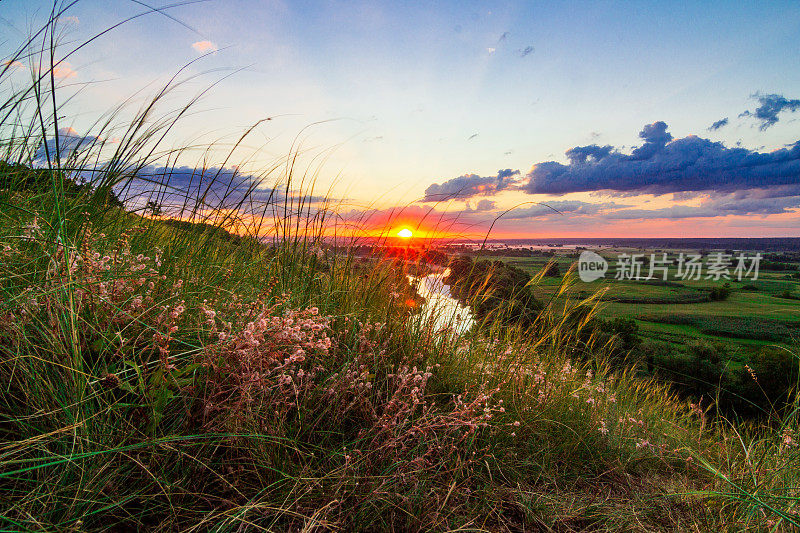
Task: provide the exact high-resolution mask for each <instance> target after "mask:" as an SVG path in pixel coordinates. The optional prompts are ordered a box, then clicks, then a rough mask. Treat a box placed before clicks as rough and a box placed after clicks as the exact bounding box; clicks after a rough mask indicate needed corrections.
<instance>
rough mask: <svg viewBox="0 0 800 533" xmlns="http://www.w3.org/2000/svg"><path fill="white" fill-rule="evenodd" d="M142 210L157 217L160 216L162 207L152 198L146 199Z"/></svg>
mask: <svg viewBox="0 0 800 533" xmlns="http://www.w3.org/2000/svg"><path fill="white" fill-rule="evenodd" d="M144 212H145V213H150V216H153V217H157V216H161V214H162V213H163V209H162V208H161V204H158V203H156V202H154V201H153V200H148V201H147V204H146V205H145V206H144Z"/></svg>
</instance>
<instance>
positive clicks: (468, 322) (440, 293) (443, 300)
mask: <svg viewBox="0 0 800 533" xmlns="http://www.w3.org/2000/svg"><path fill="white" fill-rule="evenodd" d="M448 275H450V269H449V268H447V269H445V270H443V271H441V272H434V273H433V274H428V275H427V276H422V277H414V276H408V280H409V281H410V282H411V285H413V286H414V287H415V288H416V290H417V294H419V295H420V296H422V297H423V298H425V305H423V306H422V313H421V315H422V316H424V317H426V318H427V317H432V318H433V321H434V323H435V324H436V326H437V327H439V328H446V327H450V328H452V329H453V331H455V332H456V333H464V332H466V331H467V330H469V328H471V327H472V324H473V323H474V320H473V318H472V313H471V312H470V310H469V308H468V307H465V306H463V305H461V303H459V301H458V300H456V299H455V298H453V297H452V296H451V295H450V287H449V286H448V285H445V284H444V282H443V281H442V280H443V279H444V278H446V277H447V276H448Z"/></svg>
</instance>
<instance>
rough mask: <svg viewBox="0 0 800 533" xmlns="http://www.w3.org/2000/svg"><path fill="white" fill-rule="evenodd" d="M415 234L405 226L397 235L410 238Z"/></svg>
mask: <svg viewBox="0 0 800 533" xmlns="http://www.w3.org/2000/svg"><path fill="white" fill-rule="evenodd" d="M413 235H414V234H413V233H412V232H411V230H410V229H408V228H403V229H401V230H400V231H398V232H397V236H398V237H401V238H403V239H410V238H411V237H412V236H413Z"/></svg>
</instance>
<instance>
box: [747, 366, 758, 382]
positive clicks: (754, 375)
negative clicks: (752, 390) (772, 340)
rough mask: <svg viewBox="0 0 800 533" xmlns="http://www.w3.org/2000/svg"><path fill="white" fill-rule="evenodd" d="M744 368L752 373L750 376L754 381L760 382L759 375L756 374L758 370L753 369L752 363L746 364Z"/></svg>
mask: <svg viewBox="0 0 800 533" xmlns="http://www.w3.org/2000/svg"><path fill="white" fill-rule="evenodd" d="M744 369H745V370H747V373H748V374H750V377H751V378H753V381H755V382H756V383H758V376H756V371H755V370H753V369H752V368H751V367H750V365H744Z"/></svg>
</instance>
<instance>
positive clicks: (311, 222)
mask: <svg viewBox="0 0 800 533" xmlns="http://www.w3.org/2000/svg"><path fill="white" fill-rule="evenodd" d="M70 6H71V4H70V5H66V6H64V7H63V8H59V7H56V9H54V10H53V12H52V14H51V16H50V19H49V21H48V22H47V24H46V25H45V26H44V27H43V28H42V29H41V30H40V31H39V32H37V33H35V34H34V36H33V38H32V39H31V40H30V41H29V42H27V43H25V44H24V46H23V47H22V48H21V49H20V51H19V52H18V53H16V54H15V55H14V56H13V57H11V58H9V60H10V61H20V62H21V61H23V60H24V61H26V62H27V63H28V64H29V65H30V68H29V70H28V72H29V73H30V74H31V78H30V85H29V86H25V87H23V88H21V89H20V88H18V87H12V84H11V83H10V82H9V79H10V78H9V76H11V75H12V73H13V72H12V70H11V68H12V67H11V66H10V65H11V64H12V63H6V64H4V65H5V66H4V67H3V69H2V71H1V73H0V86H2V87H3V88H4V90H5V91H6V92H5V94H4V98H3V104H2V105H1V106H0V110H1V111H2V121H0V131H1V132H2V137H0V150H2V153H3V154H4V155H3V158H4V160H5V161H7V162H9V163H13V164H12V165H6V166H4V167H3V168H2V171H3V175H2V180H3V181H2V184H3V185H2V190H0V206H2V208H1V209H0V216H1V217H2V224H0V228H2V229H0V244H2V252H0V253H1V254H2V259H0V293H1V294H2V307H0V314H1V315H2V318H1V319H0V385H1V386H2V394H0V439H1V440H0V527H2V529H4V530H47V531H50V530H92V531H94V530H112V531H119V530H159V531H161V530H163V531H173V530H177V531H195V530H212V531H234V530H235V531H242V530H267V531H276V530H277V531H283V530H291V531H295V530H303V531H306V530H307V531H312V530H313V531H323V530H345V531H352V530H391V531H430V530H469V531H521V530H531V529H542V530H551V529H552V530H564V531H569V530H584V529H597V530H614V531H619V530H626V529H627V530H661V529H663V530H726V529H727V530H739V529H742V528H750V529H756V530H759V529H775V530H777V529H781V528H788V527H790V526H791V525H797V520H798V519H797V512H796V510H795V509H796V505H797V501H798V499H797V498H798V494H797V486H798V483H797V481H798V479H797V471H798V470H797V468H796V467H797V464H796V463H797V460H798V457H800V455H798V448H797V447H796V445H795V440H794V439H795V438H796V435H797V433H796V431H797V413H798V409H797V403H795V404H794V409H793V410H792V411H791V412H790V414H789V416H788V417H786V418H785V420H784V422H783V425H782V426H781V427H780V428H779V429H778V430H777V432H774V431H773V432H771V433H770V432H767V431H766V430H765V429H764V428H747V427H744V426H742V425H740V424H735V423H725V422H714V421H708V420H706V418H705V417H706V415H705V412H704V411H703V409H702V408H701V407H698V406H690V405H688V404H686V403H684V402H681V401H679V400H678V399H677V398H676V397H675V396H674V395H672V394H671V392H670V391H669V390H668V388H667V387H666V386H664V385H661V384H658V383H656V382H653V381H642V380H639V379H637V378H635V376H634V371H633V370H631V371H627V372H622V373H619V372H614V371H612V370H611V369H610V368H609V366H608V365H607V364H605V363H604V362H603V352H604V347H603V346H602V345H601V343H600V342H599V341H597V339H595V338H594V337H593V334H592V330H591V328H589V327H588V325H589V322H590V318H591V316H592V314H593V313H594V308H595V306H596V304H597V299H596V298H590V299H588V300H586V301H583V302H575V301H573V303H571V304H568V305H569V306H570V307H568V308H556V307H555V306H554V305H549V306H548V307H546V308H545V310H544V311H543V312H542V313H541V314H540V315H539V317H538V318H537V320H536V322H535V324H534V325H533V326H527V327H523V326H522V325H514V324H513V323H511V322H510V320H508V319H507V318H508V317H503V316H497V315H494V316H492V315H490V316H488V317H486V318H484V319H483V320H481V321H480V322H479V324H477V325H476V327H474V328H473V329H472V330H471V331H469V332H448V331H444V330H442V329H441V328H439V327H438V326H437V325H436V324H435V322H434V321H433V320H425V319H423V318H420V316H413V315H412V314H411V313H409V309H408V307H407V306H406V305H405V298H402V297H398V295H400V294H404V292H403V291H408V290H409V288H408V286H407V284H406V281H405V277H404V275H403V273H402V272H398V270H397V268H396V266H395V264H394V262H393V261H390V260H381V258H372V259H369V260H363V259H358V258H356V257H354V255H353V254H351V253H348V252H347V245H348V241H341V240H340V241H338V242H336V243H335V244H336V248H333V247H331V246H330V243H331V241H330V233H331V231H332V227H333V225H332V223H331V221H332V220H335V219H336V216H337V213H336V212H335V209H333V206H332V201H331V200H330V199H329V198H326V197H324V196H323V197H322V198H319V197H316V196H315V195H314V191H313V187H314V183H315V179H316V176H317V175H318V172H319V168H318V167H311V168H310V169H309V170H308V171H307V172H306V171H300V170H298V166H297V165H298V161H299V156H300V152H301V151H302V150H301V149H300V148H297V149H296V150H294V151H293V152H292V153H291V154H289V156H288V157H287V158H286V159H284V160H281V161H277V162H275V163H274V164H273V165H270V166H268V168H266V169H264V170H263V171H262V172H261V173H260V174H257V176H258V177H257V178H252V177H249V176H248V177H246V176H244V175H240V174H239V173H237V172H228V171H226V170H225V165H223V164H221V165H217V166H215V167H213V169H209V168H204V167H203V166H202V165H199V166H198V167H197V169H196V172H194V173H192V175H191V179H190V180H189V181H188V182H187V181H186V180H183V181H181V182H180V183H181V188H178V187H177V186H176V185H175V183H174V173H173V171H174V169H175V168H176V166H177V163H176V161H178V159H179V158H181V157H186V155H187V152H186V150H183V149H180V148H179V149H172V148H170V149H166V148H164V146H165V143H166V139H168V138H169V132H170V131H172V130H173V129H174V128H175V125H176V124H177V123H178V121H179V120H181V118H182V117H185V116H186V115H187V113H188V112H189V110H190V109H191V106H192V105H194V103H195V101H196V100H195V99H192V100H191V101H190V102H188V103H187V104H186V105H184V106H181V107H179V108H177V109H169V108H167V109H166V110H163V109H162V106H163V105H166V103H167V96H168V95H169V94H170V92H171V91H172V90H173V89H174V88H175V87H177V86H180V84H181V83H182V80H185V78H183V79H182V78H180V77H179V76H176V77H175V78H174V79H172V80H170V81H169V83H168V84H167V85H166V86H165V87H164V88H163V89H162V90H160V91H158V92H157V93H156V94H155V95H154V96H153V98H152V99H151V100H150V101H148V102H147V103H146V104H144V105H143V106H142V107H141V108H139V109H138V110H136V111H133V112H129V111H127V110H123V109H122V108H120V109H116V110H114V111H112V112H111V113H109V114H108V115H106V116H104V117H102V118H100V119H99V120H98V121H97V123H96V124H95V128H93V129H92V130H91V133H92V136H93V137H92V138H90V139H88V140H82V141H81V142H80V144H79V145H78V146H74V145H73V146H72V148H73V149H71V150H64V149H62V148H61V147H62V145H63V144H64V141H65V138H64V135H65V134H64V133H63V132H64V131H65V130H62V128H63V124H60V120H61V119H60V114H59V112H58V111H59V109H60V103H59V100H58V98H59V95H60V94H61V93H62V88H59V87H58V83H57V78H56V77H55V75H54V69H56V68H57V67H58V66H59V61H58V59H57V57H58V56H57V55H56V52H57V50H59V48H58V47H57V46H56V45H57V37H58V31H57V27H58V26H57V21H58V18H59V17H61V16H63V15H64V12H65V11H66V10H67V9H68V8H69V7H70ZM154 15H159V13H158V12H157V13H154ZM81 46H83V44H81V45H78V46H76V47H75V49H78V48H80V47H81ZM71 53H72V52H71V51H68V52H67V53H66V54H65V55H64V56H62V57H69V56H70V54H71ZM122 116H132V117H133V118H131V119H127V120H125V121H124V122H122V123H119V122H118V119H119V118H120V117H122ZM247 133H248V132H245V134H244V135H243V136H242V137H240V138H239V139H238V140H237V141H236V142H234V143H232V144H231V146H229V152H228V153H229V154H230V157H233V156H234V155H233V154H235V152H236V149H237V147H239V146H240V145H241V144H242V143H243V142H244V141H245V139H246V136H247ZM66 135H67V139H66V140H68V141H70V142H72V140H71V138H72V137H74V135H72V134H69V133H67V134H66ZM112 137H118V138H119V139H120V140H119V142H118V143H111V142H110V141H108V140H107V139H110V138H112ZM42 151H43V152H44V156H43V157H38V158H37V157H36V156H37V153H38V155H39V156H41V155H42ZM228 163H230V161H228V160H227V159H226V162H225V164H228ZM34 167H41V170H35V169H34ZM154 169H161V170H157V171H156V172H154V171H153V170H154ZM81 179H88V180H89V186H84V187H80V186H77V185H76V183H77V182H80V180H81ZM112 193H113V195H112ZM115 197H121V198H122V199H123V200H124V205H123V206H120V205H119V204H117V203H116V202H115V201H114V198H115ZM148 201H151V202H153V203H154V204H156V205H158V206H159V207H160V208H161V209H162V215H160V216H156V215H155V209H153V208H152V206H153V204H151V207H150V208H149V210H147V209H146V206H147V202H148ZM175 219H180V220H181V221H182V222H175ZM265 236H266V238H265ZM569 279H570V278H569V277H568V278H567V282H565V286H564V287H563V288H562V290H564V291H567V290H570V288H569ZM534 281H535V280H534ZM485 296H490V295H479V296H477V298H481V297H485ZM500 312H501V313H502V311H500ZM795 402H796V401H795Z"/></svg>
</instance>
